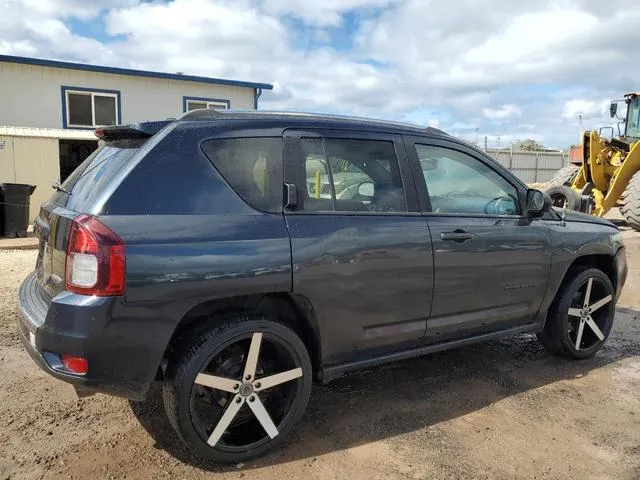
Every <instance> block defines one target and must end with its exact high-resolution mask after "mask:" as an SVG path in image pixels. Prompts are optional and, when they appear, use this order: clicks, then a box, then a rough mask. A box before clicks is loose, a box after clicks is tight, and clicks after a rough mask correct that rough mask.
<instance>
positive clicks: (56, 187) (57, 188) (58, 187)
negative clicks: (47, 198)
mask: <svg viewBox="0 0 640 480" xmlns="http://www.w3.org/2000/svg"><path fill="white" fill-rule="evenodd" d="M51 188H53V189H54V190H55V191H56V192H62V193H66V194H67V195H71V192H70V191H69V190H67V189H66V188H64V187H63V186H62V185H60V184H59V183H58V182H55V183H54V184H53V185H51Z"/></svg>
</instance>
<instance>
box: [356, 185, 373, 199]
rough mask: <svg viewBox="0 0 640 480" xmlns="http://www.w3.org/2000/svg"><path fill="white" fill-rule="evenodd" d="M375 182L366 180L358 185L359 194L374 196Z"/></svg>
mask: <svg viewBox="0 0 640 480" xmlns="http://www.w3.org/2000/svg"><path fill="white" fill-rule="evenodd" d="M373 191H374V190H373V183H372V182H364V183H361V184H360V185H358V195H361V196H363V197H373Z"/></svg>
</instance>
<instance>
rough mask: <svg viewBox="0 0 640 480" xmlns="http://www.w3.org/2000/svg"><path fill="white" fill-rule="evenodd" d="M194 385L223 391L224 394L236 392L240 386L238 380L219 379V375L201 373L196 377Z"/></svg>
mask: <svg viewBox="0 0 640 480" xmlns="http://www.w3.org/2000/svg"><path fill="white" fill-rule="evenodd" d="M194 383H196V384H197V385H202V386H204V387H209V388H215V389H216V390H222V391H223V392H235V391H236V390H237V389H238V386H239V382H238V380H233V379H231V378H225V377H218V376H217V375H210V374H208V373H199V374H198V375H196V379H195V382H194Z"/></svg>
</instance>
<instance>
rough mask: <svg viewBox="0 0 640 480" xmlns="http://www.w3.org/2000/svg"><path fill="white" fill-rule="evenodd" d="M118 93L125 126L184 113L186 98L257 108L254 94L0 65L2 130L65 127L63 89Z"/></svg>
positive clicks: (245, 90)
mask: <svg viewBox="0 0 640 480" xmlns="http://www.w3.org/2000/svg"><path fill="white" fill-rule="evenodd" d="M62 86H69V87H79V88H98V89H105V90H119V91H120V97H121V98H120V99H121V107H122V113H121V115H122V123H130V122H138V121H144V120H162V119H165V118H167V117H175V116H177V115H179V114H181V113H182V112H183V96H187V97H203V98H216V99H224V100H229V101H230V104H231V108H243V109H249V108H251V109H252V108H253V107H254V89H253V88H245V87H229V86H224V85H212V84H206V83H196V82H189V81H182V80H165V79H158V78H144V77H132V76H126V75H115V74H110V73H98V72H85V71H79V70H67V69H60V68H53V67H40V66H33V65H22V64H14V63H4V62H0V125H12V126H21V127H42V128H62V127H63V123H62V109H63V105H62V94H61V87H62Z"/></svg>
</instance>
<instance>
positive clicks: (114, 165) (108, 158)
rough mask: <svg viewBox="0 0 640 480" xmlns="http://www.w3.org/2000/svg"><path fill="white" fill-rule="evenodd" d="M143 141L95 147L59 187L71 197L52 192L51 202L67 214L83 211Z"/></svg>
mask: <svg viewBox="0 0 640 480" xmlns="http://www.w3.org/2000/svg"><path fill="white" fill-rule="evenodd" d="M145 141H146V139H134V140H132V139H129V140H119V141H115V142H108V143H106V144H103V145H102V146H100V147H98V149H97V150H96V151H95V152H94V153H92V154H91V155H90V156H89V157H87V158H86V160H85V161H84V162H82V163H81V164H80V165H79V166H78V168H76V169H75V170H74V171H73V173H72V174H71V175H69V177H68V178H67V180H66V181H65V182H64V183H63V184H62V188H63V189H64V190H66V191H67V192H70V193H71V194H70V195H69V194H67V193H65V192H56V194H55V195H54V196H53V197H52V201H53V202H54V203H56V204H57V205H62V206H66V207H67V208H69V209H71V210H75V211H79V212H81V211H87V210H88V209H90V208H91V206H92V205H93V204H94V203H95V202H96V200H97V199H98V197H99V196H100V195H101V194H102V193H103V192H104V190H105V188H106V186H107V185H108V184H109V183H110V182H111V181H112V180H113V179H114V178H115V177H116V176H117V175H118V173H119V172H120V170H121V169H122V167H123V166H124V165H125V164H126V163H127V162H128V161H129V160H130V159H131V157H133V155H135V153H136V152H137V151H138V149H139V148H140V147H141V146H142V144H143V143H144V142H145Z"/></svg>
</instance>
